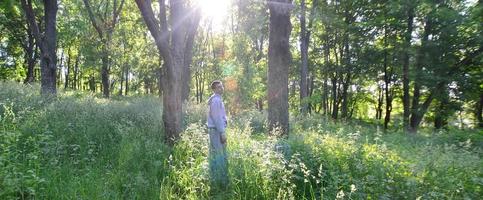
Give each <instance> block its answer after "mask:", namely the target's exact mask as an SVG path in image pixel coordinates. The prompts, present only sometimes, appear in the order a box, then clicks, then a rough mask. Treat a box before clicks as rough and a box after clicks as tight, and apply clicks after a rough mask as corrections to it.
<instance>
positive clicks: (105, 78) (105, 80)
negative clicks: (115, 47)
mask: <svg viewBox="0 0 483 200" xmlns="http://www.w3.org/2000/svg"><path fill="white" fill-rule="evenodd" d="M104 45H107V44H104ZM107 51H108V50H107V49H105V50H103V52H102V58H101V60H102V67H101V82H102V95H103V96H104V97H105V98H109V94H110V91H109V53H108V52H107Z"/></svg>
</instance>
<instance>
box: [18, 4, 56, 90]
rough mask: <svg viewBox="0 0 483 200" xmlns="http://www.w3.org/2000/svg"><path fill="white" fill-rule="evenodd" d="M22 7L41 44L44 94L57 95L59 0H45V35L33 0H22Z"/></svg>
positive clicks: (38, 42) (41, 81)
mask: <svg viewBox="0 0 483 200" xmlns="http://www.w3.org/2000/svg"><path fill="white" fill-rule="evenodd" d="M21 4H22V8H23V9H24V11H25V14H26V17H27V21H28V23H29V24H30V26H31V28H32V31H33V34H34V36H35V40H37V44H38V45H39V46H40V54H41V57H40V70H41V71H40V73H41V77H40V84H41V94H42V95H54V96H55V95H57V87H56V78H57V77H56V70H57V68H56V67H57V66H56V64H57V55H56V54H55V50H56V46H57V44H56V41H57V30H56V26H55V24H56V19H57V1H56V0H44V21H45V28H44V31H45V32H44V34H43V36H42V35H41V33H40V29H39V27H38V25H37V22H36V21H35V13H34V11H33V9H32V2H31V0H22V1H21Z"/></svg>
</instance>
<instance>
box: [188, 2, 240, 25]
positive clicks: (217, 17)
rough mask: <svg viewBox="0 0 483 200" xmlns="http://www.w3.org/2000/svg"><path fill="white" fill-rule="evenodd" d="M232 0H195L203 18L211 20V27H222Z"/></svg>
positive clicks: (227, 16)
mask: <svg viewBox="0 0 483 200" xmlns="http://www.w3.org/2000/svg"><path fill="white" fill-rule="evenodd" d="M231 2H232V0H195V3H196V4H197V5H198V6H199V7H200V9H201V15H202V17H203V18H204V19H207V20H211V21H212V23H213V24H212V25H213V29H215V30H216V29H220V28H223V26H224V24H226V23H225V22H226V20H227V19H228V18H229V9H230V6H231Z"/></svg>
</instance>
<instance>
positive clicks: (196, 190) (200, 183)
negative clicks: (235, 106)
mask: <svg viewBox="0 0 483 200" xmlns="http://www.w3.org/2000/svg"><path fill="white" fill-rule="evenodd" d="M38 91H39V88H38V86H24V85H21V84H17V83H9V82H0V199H479V198H481V196H482V194H483V188H482V186H483V162H482V159H481V156H482V153H483V152H482V149H483V131H482V130H481V129H480V130H458V129H450V130H445V131H437V132H435V131H433V130H429V129H427V130H425V129H423V130H422V131H421V132H420V133H419V134H417V135H406V134H404V133H403V132H401V131H398V130H389V131H387V132H384V131H382V129H381V128H379V127H378V125H377V124H370V123H365V122H361V121H355V120H354V121H346V122H337V123H336V122H334V121H332V120H329V119H327V118H326V117H324V116H320V115H312V116H309V117H297V116H292V117H291V130H290V134H289V136H288V137H280V136H277V133H272V134H271V135H267V134H265V133H266V126H265V119H266V114H265V113H261V112H258V111H254V110H249V111H243V112H241V113H239V114H237V115H233V116H229V117H230V125H229V128H228V129H227V135H228V155H229V156H228V163H229V178H230V185H229V187H228V188H227V189H225V190H221V189H217V188H210V184H209V182H210V181H209V176H208V162H207V152H208V136H207V134H206V130H205V127H204V125H203V124H204V123H203V122H204V117H205V112H206V110H205V109H206V107H205V105H197V104H189V105H188V106H187V107H188V108H187V115H186V120H185V126H186V130H185V132H183V133H182V137H181V139H180V141H179V142H178V143H177V144H176V145H175V146H174V147H168V146H166V145H164V143H163V127H162V106H161V105H162V104H161V102H160V101H159V98H157V97H146V96H145V97H113V98H111V99H110V100H106V99H102V98H98V97H95V96H92V95H90V94H87V93H83V92H73V91H61V92H59V95H58V97H57V98H55V99H46V98H43V97H41V96H40V95H39V94H38Z"/></svg>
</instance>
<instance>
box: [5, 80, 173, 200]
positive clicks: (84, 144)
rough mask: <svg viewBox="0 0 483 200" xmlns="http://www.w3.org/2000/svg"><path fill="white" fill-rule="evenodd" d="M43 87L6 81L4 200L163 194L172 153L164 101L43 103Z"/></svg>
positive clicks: (67, 99) (70, 98)
mask: <svg viewBox="0 0 483 200" xmlns="http://www.w3.org/2000/svg"><path fill="white" fill-rule="evenodd" d="M38 89H39V88H38V86H34V87H32V86H20V85H18V84H14V83H0V92H1V97H0V105H1V106H2V107H1V109H0V111H1V112H0V117H1V118H0V119H1V122H2V123H1V126H0V131H1V132H0V137H1V139H2V140H1V141H0V146H1V147H2V148H1V151H0V162H1V165H0V166H1V168H0V171H1V172H0V186H1V187H0V188H2V189H1V190H0V191H1V192H0V197H1V198H2V199H5V198H6V199H11V198H20V199H25V198H34V197H35V198H40V199H59V198H61V199H72V198H83V199H99V198H104V199H119V198H139V199H150V197H152V196H157V195H159V185H160V183H159V182H158V180H160V177H161V176H162V173H163V171H164V170H162V169H161V168H162V166H163V165H162V160H163V159H164V158H165V157H166V152H167V149H166V147H165V146H164V145H163V137H162V123H161V122H162V121H161V119H162V117H161V113H162V112H161V107H160V105H161V104H160V102H159V101H158V99H157V98H154V97H152V98H125V99H123V100H122V101H121V100H119V101H109V100H103V99H97V98H94V97H92V96H90V95H85V94H81V95H80V96H79V94H75V93H73V94H71V95H68V94H63V95H61V96H60V97H59V98H58V99H44V98H43V97H41V96H40V95H38V94H37V92H36V91H38ZM65 188H67V189H65Z"/></svg>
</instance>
